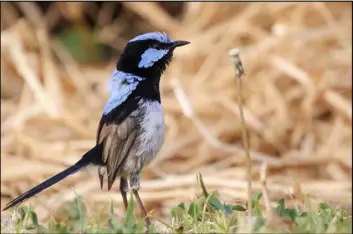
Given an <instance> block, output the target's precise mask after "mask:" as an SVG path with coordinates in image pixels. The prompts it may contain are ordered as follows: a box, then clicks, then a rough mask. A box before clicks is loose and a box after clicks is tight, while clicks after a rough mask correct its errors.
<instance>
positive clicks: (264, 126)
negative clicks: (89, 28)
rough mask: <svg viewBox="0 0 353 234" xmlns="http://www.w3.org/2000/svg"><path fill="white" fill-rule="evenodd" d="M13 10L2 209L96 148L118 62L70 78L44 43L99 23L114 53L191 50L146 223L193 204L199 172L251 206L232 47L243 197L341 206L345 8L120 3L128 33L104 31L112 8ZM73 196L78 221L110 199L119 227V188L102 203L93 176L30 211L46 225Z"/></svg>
mask: <svg viewBox="0 0 353 234" xmlns="http://www.w3.org/2000/svg"><path fill="white" fill-rule="evenodd" d="M16 4H18V7H19V9H20V11H21V12H22V13H23V14H24V17H22V18H21V19H20V18H19V15H18V12H16V11H15V8H14V7H13V5H12V4H10V3H3V2H2V3H1V17H2V28H1V207H3V206H4V205H5V203H6V202H8V201H9V200H10V199H11V198H14V197H15V196H17V195H19V194H20V193H22V192H24V191H25V190H27V189H29V188H31V187H32V186H34V185H36V184H38V183H40V182H41V181H43V180H44V179H46V178H48V177H49V176H52V175H54V174H56V173H58V172H59V171H61V170H63V169H64V168H66V167H67V166H68V165H70V164H73V163H75V162H76V161H77V160H78V159H79V158H80V157H81V155H82V154H83V153H84V152H85V151H86V150H88V149H89V148H90V147H91V146H93V145H94V144H95V134H96V129H97V126H98V121H99V118H100V113H101V111H102V109H103V106H104V104H105V101H106V100H107V96H108V94H107V91H106V82H107V80H108V78H109V76H110V74H111V72H112V71H113V69H114V65H115V62H116V58H112V59H111V61H110V62H108V63H105V64H104V65H101V64H100V65H82V64H79V63H77V62H75V61H74V60H73V59H72V57H71V56H70V54H69V53H68V52H67V51H66V50H65V49H64V48H63V46H62V45H61V44H60V43H58V41H56V40H53V39H52V37H51V35H49V33H48V28H50V27H53V25H55V24H56V23H57V22H58V19H60V18H66V19H67V20H69V21H70V22H72V23H77V22H80V21H82V14H83V13H84V12H88V13H90V14H96V15H97V21H96V22H97V25H98V26H97V27H98V28H99V38H100V40H101V41H102V42H104V43H106V44H109V45H111V46H112V47H114V48H120V49H121V48H123V46H124V43H126V41H127V40H128V39H129V38H130V37H132V36H134V35H136V34H137V33H139V32H141V30H144V31H150V30H158V31H166V32H168V33H169V34H170V35H171V37H172V38H174V39H182V40H188V41H191V42H192V44H190V45H188V46H186V47H183V48H182V49H180V50H178V51H176V53H175V59H174V60H173V63H172V65H171V66H170V67H169V69H167V71H166V73H165V74H164V76H163V79H162V82H161V94H162V104H163V107H164V109H165V113H166V117H165V118H166V127H167V134H166V141H165V144H164V146H163V148H162V150H161V152H160V153H159V155H158V157H157V158H156V159H155V161H154V162H153V163H152V164H151V165H150V166H149V167H148V168H146V169H145V170H144V172H143V179H142V184H141V187H142V188H141V192H140V194H141V196H142V198H143V200H144V202H145V203H146V205H147V209H148V210H151V209H154V211H153V215H155V216H164V217H165V216H168V215H169V212H170V207H173V206H176V205H177V203H178V202H181V201H188V200H192V199H194V197H195V196H196V195H197V194H198V193H199V190H200V189H199V187H198V185H197V180H196V174H197V173H198V172H201V173H202V175H203V177H204V181H205V183H206V185H207V186H208V188H210V189H217V190H219V193H220V196H221V198H222V199H223V200H225V201H233V202H234V201H244V200H245V199H246V197H247V196H246V180H245V179H246V168H245V163H244V155H245V153H244V149H243V145H242V140H241V125H240V117H239V113H238V107H237V102H236V100H237V98H236V86H235V85H236V83H235V78H234V70H233V65H232V63H231V61H230V58H229V56H228V50H229V49H231V48H234V47H237V48H240V49H241V51H242V53H241V57H242V60H243V65H244V69H245V72H246V76H245V78H244V81H243V100H244V108H245V110H244V111H245V120H246V123H247V128H248V130H249V134H250V144H251V156H252V159H253V181H254V182H253V188H254V189H255V190H258V189H261V188H263V187H262V185H263V180H265V181H266V185H267V188H268V196H269V200H270V201H276V200H277V199H279V198H282V197H285V198H287V199H288V200H289V201H293V202H292V203H294V201H295V202H301V201H303V200H305V199H307V198H308V197H309V198H311V199H316V200H320V201H328V202H333V203H334V204H341V205H346V206H350V205H351V194H352V191H351V182H352V179H351V176H352V162H351V158H352V143H351V141H352V130H351V127H352V107H351V99H352V70H351V69H352V4H351V3H319V2H316V3H230V2H228V3H212V2H208V3H197V2H188V3H184V4H183V10H182V11H181V12H179V14H178V15H177V16H171V14H169V13H168V12H167V11H166V7H165V6H164V7H162V6H161V5H160V4H157V3H150V2H145V3H133V2H130V3H122V5H123V8H124V10H125V11H124V14H126V15H127V16H129V20H130V21H129V22H131V18H132V22H134V24H133V25H132V24H130V23H126V22H128V21H127V20H126V21H124V17H120V18H119V20H115V19H114V18H113V17H111V13H110V12H111V11H110V10H111V9H112V7H114V4H115V5H116V4H117V3H105V5H104V6H103V7H102V8H101V10H100V11H97V10H96V11H95V10H94V9H92V7H91V5H90V4H91V3H85V2H80V3H73V2H71V3H55V4H53V6H52V7H51V8H50V10H49V11H48V12H47V13H46V14H42V13H40V11H39V10H38V9H37V8H36V6H35V4H33V3H22V4H21V3H16ZM168 4H170V3H168ZM168 4H164V5H168ZM92 12H93V13H92ZM263 165H267V173H266V178H262V181H260V174H261V168H263ZM263 175H264V174H262V177H264V176H263ZM72 188H74V189H75V190H76V192H77V193H78V194H80V195H81V196H83V197H84V201H85V203H86V205H87V207H88V212H91V213H92V212H95V211H97V209H98V207H99V206H101V205H105V206H106V205H107V204H108V202H109V197H110V198H112V199H113V200H114V201H115V204H116V206H119V207H120V208H121V211H122V212H121V213H120V214H118V215H121V216H124V212H123V209H122V200H121V197H120V194H119V190H118V183H117V184H116V185H115V188H114V189H113V190H112V191H110V192H107V189H106V188H105V189H104V190H103V191H101V190H100V189H99V182H98V179H97V172H96V170H94V171H93V172H92V173H89V172H83V173H79V174H76V175H74V176H71V177H70V178H68V179H66V180H64V181H63V182H60V183H59V184H57V185H55V186H53V187H52V188H51V189H49V190H47V191H45V192H43V193H41V194H40V195H39V196H37V197H35V198H32V199H31V200H30V203H31V204H32V205H33V206H34V208H35V209H36V211H37V213H38V214H40V216H39V218H40V219H46V218H48V215H49V214H50V213H56V212H59V211H60V210H61V209H62V205H63V204H64V203H65V202H67V201H68V200H71V199H73V198H74V197H75V193H74V192H73V191H72ZM2 215H4V214H2Z"/></svg>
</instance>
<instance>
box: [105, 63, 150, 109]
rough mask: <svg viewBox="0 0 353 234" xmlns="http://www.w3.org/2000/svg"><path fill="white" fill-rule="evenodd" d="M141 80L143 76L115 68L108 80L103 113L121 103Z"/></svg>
mask: <svg viewBox="0 0 353 234" xmlns="http://www.w3.org/2000/svg"><path fill="white" fill-rule="evenodd" d="M142 80H144V78H142V77H139V76H136V75H133V74H130V73H125V72H122V71H119V70H115V71H114V72H113V74H112V76H111V78H110V80H109V84H108V90H109V92H110V97H109V99H108V101H107V103H106V105H105V107H104V111H103V114H108V113H109V112H110V111H112V110H113V109H114V108H116V107H118V106H119V105H120V104H121V103H123V102H124V101H125V100H126V99H127V98H128V97H129V95H130V94H131V93H132V92H133V91H134V90H135V89H136V87H137V85H138V83H139V82H140V81H142Z"/></svg>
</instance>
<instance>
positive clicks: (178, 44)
mask: <svg viewBox="0 0 353 234" xmlns="http://www.w3.org/2000/svg"><path fill="white" fill-rule="evenodd" d="M189 43H190V42H188V41H174V42H173V45H172V48H176V47H180V46H184V45H187V44H189Z"/></svg>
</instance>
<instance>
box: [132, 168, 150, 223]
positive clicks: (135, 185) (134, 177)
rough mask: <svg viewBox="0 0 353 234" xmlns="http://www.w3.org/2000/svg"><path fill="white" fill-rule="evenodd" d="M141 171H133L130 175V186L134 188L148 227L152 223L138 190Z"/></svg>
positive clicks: (133, 190)
mask: <svg viewBox="0 0 353 234" xmlns="http://www.w3.org/2000/svg"><path fill="white" fill-rule="evenodd" d="M139 174H140V172H138V171H134V172H133V173H131V175H130V187H131V189H132V192H133V193H134V196H135V198H136V200H137V203H138V205H139V207H140V209H141V211H142V213H143V215H144V216H145V221H146V225H147V228H148V227H149V226H150V225H151V222H150V219H149V218H148V217H147V212H146V210H145V207H144V206H143V203H142V200H141V198H140V195H139V193H138V190H139V189H140V175H139Z"/></svg>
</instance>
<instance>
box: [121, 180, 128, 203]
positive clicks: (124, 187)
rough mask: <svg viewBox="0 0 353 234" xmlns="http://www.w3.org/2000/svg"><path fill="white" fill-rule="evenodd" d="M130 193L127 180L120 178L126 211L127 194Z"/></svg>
mask: <svg viewBox="0 0 353 234" xmlns="http://www.w3.org/2000/svg"><path fill="white" fill-rule="evenodd" d="M128 191H129V185H128V183H127V179H126V178H124V177H121V178H120V193H121V196H122V197H123V201H124V207H125V210H127V196H126V194H127V192H128Z"/></svg>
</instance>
